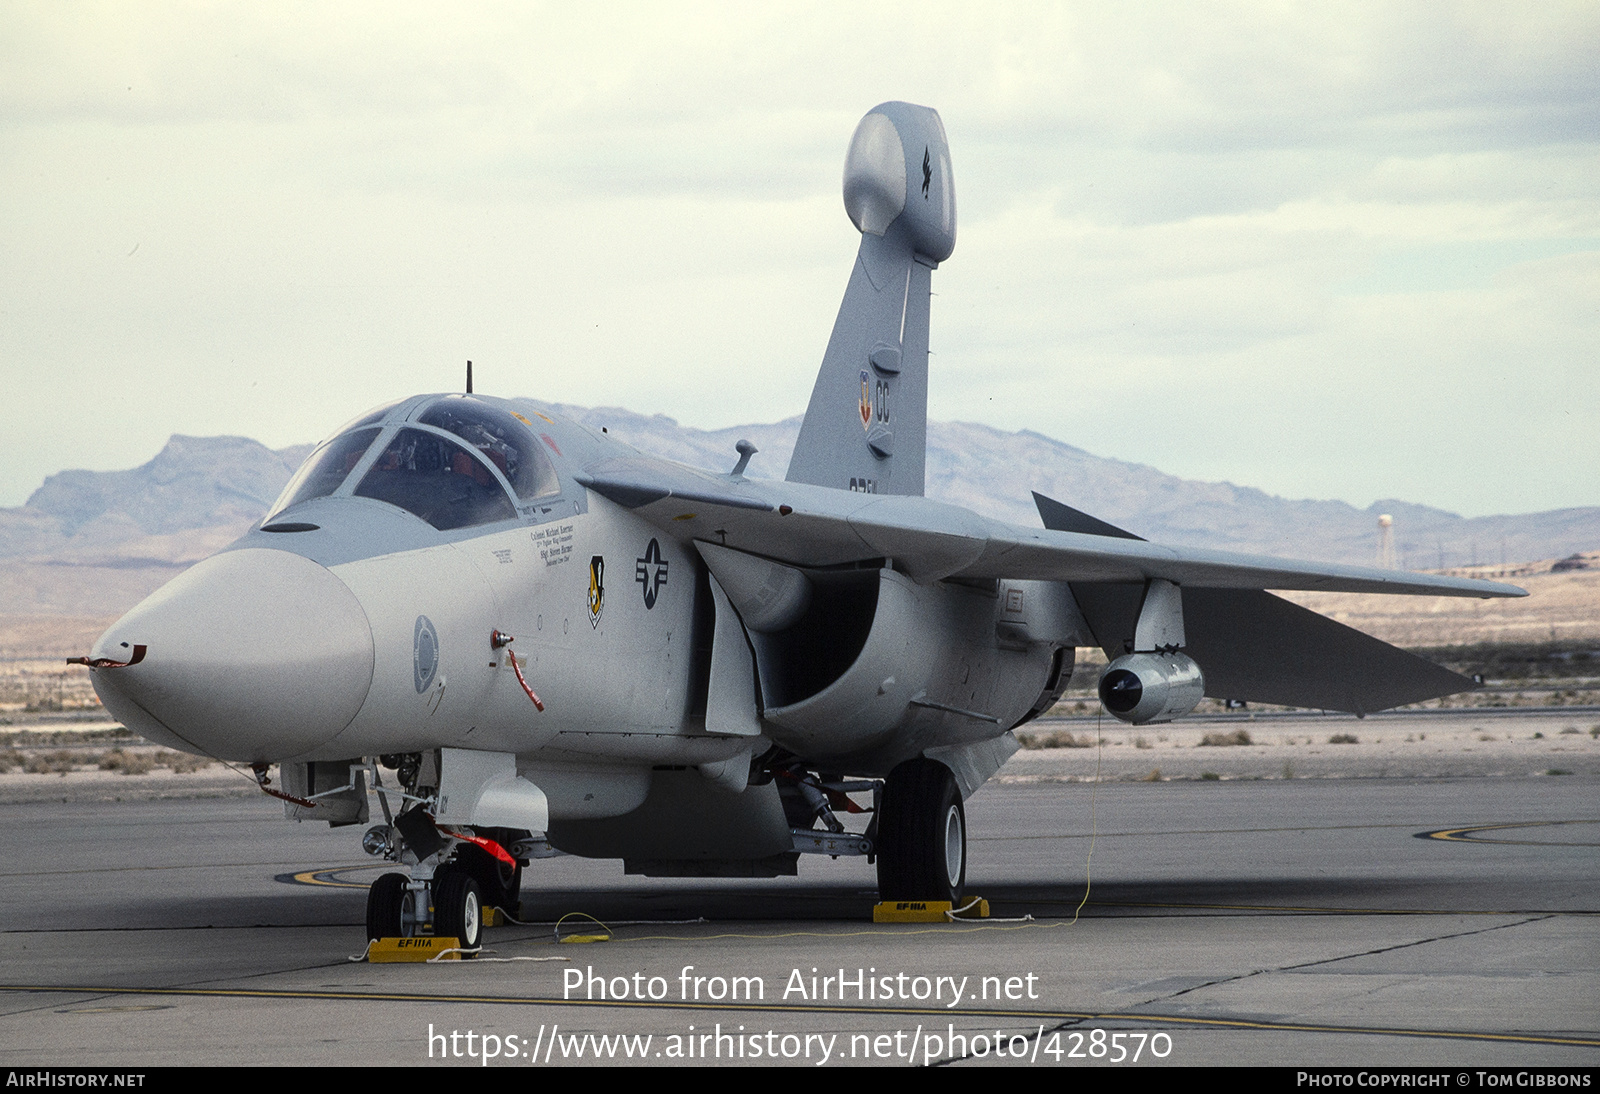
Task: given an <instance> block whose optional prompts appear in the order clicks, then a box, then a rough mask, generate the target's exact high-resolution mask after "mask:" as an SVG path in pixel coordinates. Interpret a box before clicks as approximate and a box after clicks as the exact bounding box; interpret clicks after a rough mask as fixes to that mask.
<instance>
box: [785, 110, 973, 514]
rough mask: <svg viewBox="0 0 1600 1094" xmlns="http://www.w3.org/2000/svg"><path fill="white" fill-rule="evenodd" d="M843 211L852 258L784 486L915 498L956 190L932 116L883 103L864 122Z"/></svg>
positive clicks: (854, 141)
mask: <svg viewBox="0 0 1600 1094" xmlns="http://www.w3.org/2000/svg"><path fill="white" fill-rule="evenodd" d="M844 207H845V211H846V212H847V213H849V215H850V220H851V221H852V222H853V223H854V224H855V226H856V228H857V229H858V230H860V232H861V250H860V251H859V252H858V253H857V255H856V263H855V266H854V268H853V269H852V270H851V272H850V285H849V287H848V288H847V289H846V290H845V294H844V302H843V303H842V304H840V306H839V317H838V318H837V319H836V320H834V323H833V335H832V337H830V338H829V339H828V350H827V352H826V353H825V354H823V357H822V369H821V371H820V372H818V373H817V383H816V386H815V387H814V388H812V391H811V404H810V406H808V407H807V408H806V416H805V421H804V422H802V423H801V426H800V438H799V440H798V441H797V442H796V444H795V448H794V456H793V457H792V458H791V459H790V461H789V473H788V475H787V476H786V478H787V479H788V481H790V482H805V483H811V484H814V485H816V486H833V487H839V488H845V487H848V488H849V489H851V490H861V491H864V492H866V493H873V494H921V493H922V491H923V474H924V466H925V464H926V453H927V441H928V297H929V292H930V284H931V273H932V271H933V270H934V269H936V268H937V267H938V265H939V263H940V262H943V261H944V260H945V259H947V258H949V257H950V253H951V252H952V251H954V250H955V246H956V196H955V181H954V179H953V178H952V177H951V174H950V148H949V145H948V143H947V142H946V141H945V135H944V124H943V123H942V122H940V120H939V114H938V112H937V111H935V110H931V109H929V108H928V107H925V106H912V105H911V104H910V103H883V104H882V105H880V106H875V107H873V108H872V111H871V112H870V113H869V114H867V116H866V117H864V118H862V119H861V123H860V124H859V125H857V126H856V132H855V136H853V137H852V138H851V139H850V151H849V153H848V154H847V155H846V157H845V164H844Z"/></svg>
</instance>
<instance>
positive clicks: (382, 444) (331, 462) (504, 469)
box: [264, 395, 561, 532]
mask: <svg viewBox="0 0 1600 1094" xmlns="http://www.w3.org/2000/svg"><path fill="white" fill-rule="evenodd" d="M560 490H561V484H560V481H559V480H558V479H557V478H556V472H555V468H554V467H553V466H551V463H550V459H549V457H548V456H546V455H545V452H544V449H543V448H542V447H541V446H540V444H539V442H538V440H537V439H536V438H535V437H534V435H533V431H532V430H531V429H530V428H528V423H527V421H526V419H524V418H522V416H521V415H518V414H514V413H512V412H509V411H506V410H502V409H500V408H499V407H497V406H494V405H492V404H490V403H488V402H485V401H484V400H482V399H478V398H475V397H474V396H471V395H443V396H439V397H437V398H434V399H431V400H427V401H424V402H422V403H412V402H409V401H406V402H401V403H391V404H390V405H388V406H385V407H380V408H379V409H377V410H375V411H373V412H371V413H370V414H366V415H363V416H362V417H360V418H357V419H356V420H355V421H353V422H351V423H350V424H349V425H347V426H345V427H344V428H343V429H341V430H340V431H339V432H338V433H336V434H334V436H333V437H332V438H330V439H329V440H327V441H324V442H323V443H322V444H321V445H319V446H318V447H317V450H316V451H315V452H313V453H312V454H311V456H310V458H308V459H307V460H306V462H305V463H304V464H302V465H301V466H300V470H299V471H297V472H295V475H294V477H293V478H292V479H290V480H289V485H288V486H286V487H284V490H283V493H282V494H281V495H279V497H278V501H277V502H276V504H274V505H273V507H272V511H271V513H270V514H269V515H268V517H267V521H266V522H270V521H272V520H273V519H275V518H276V517H277V516H278V514H280V513H282V512H284V511H285V510H287V509H291V508H293V507H294V506H296V505H299V504H300V503H301V502H305V501H310V500H311V499H312V498H323V497H333V496H355V497H363V498H373V499H376V500H378V501H383V502H388V503H389V504H390V505H397V506H399V507H400V508H402V509H404V510H406V511H407V512H410V513H414V514H416V515H417V516H419V517H421V518H422V519H423V520H425V521H427V522H428V523H429V524H431V525H433V526H434V527H435V528H437V529H439V530H440V531H441V532H446V531H450V530H452V529H456V528H470V527H474V526H476V525H480V524H492V523H494V522H495V521H501V520H511V519H513V518H515V517H516V515H517V504H518V503H519V502H520V503H528V502H531V501H533V500H535V499H536V498H543V497H548V496H550V495H552V494H556V493H559V492H560ZM264 523H265V522H264Z"/></svg>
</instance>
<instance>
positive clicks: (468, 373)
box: [467, 361, 472, 395]
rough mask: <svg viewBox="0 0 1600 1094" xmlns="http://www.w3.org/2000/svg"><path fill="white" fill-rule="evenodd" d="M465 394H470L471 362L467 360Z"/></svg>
mask: <svg viewBox="0 0 1600 1094" xmlns="http://www.w3.org/2000/svg"><path fill="white" fill-rule="evenodd" d="M467 394H468V395H471V394H472V362H471V361H468V362H467Z"/></svg>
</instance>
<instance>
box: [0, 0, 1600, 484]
mask: <svg viewBox="0 0 1600 1094" xmlns="http://www.w3.org/2000/svg"><path fill="white" fill-rule="evenodd" d="M985 7H988V6H985ZM977 8H978V5H971V4H951V5H941V4H937V3H928V2H919V3H915V4H906V5H899V6H896V5H889V4H861V3H849V4H839V5H824V4H810V3H808V4H800V5H794V6H792V7H782V6H778V5H755V4H726V5H724V4H704V5H695V4H648V5H647V4H639V5H636V6H635V5H624V6H615V5H569V4H561V5H554V4H552V5H549V6H542V5H538V4H529V3H507V4H489V3H484V4H473V5H438V4H426V5H423V4H407V3H396V2H392V0H391V2H385V3H382V4H370V5H362V4H327V3H314V4H313V3H308V4H293V3H274V4H270V5H267V4H242V3H241V4H200V3H196V4H173V3H158V2H141V3H131V2H130V3H125V4H104V5H96V4H68V3H62V4H56V3H33V4H25V3H5V4H4V5H3V6H0V103H3V105H0V195H3V201H0V262H3V266H0V269H3V273H4V276H3V279H0V370H3V373H0V376H3V379H4V381H5V404H4V417H3V420H4V423H5V424H4V427H3V428H0V453H3V462H0V505H19V504H21V503H22V502H23V501H24V500H25V499H26V497H27V495H28V494H29V493H30V492H31V491H32V490H33V489H34V488H36V487H37V486H38V485H39V483H40V481H41V480H42V479H43V478H44V476H45V475H47V474H50V473H52V472H55V471H58V470H61V469H62V468H68V467H89V468H97V469H112V468H123V467H131V466H135V465H137V464H140V463H142V462H144V461H146V460H148V459H149V458H150V457H151V456H152V455H154V454H155V452H156V451H157V450H158V449H159V448H160V447H161V445H162V443H163V442H164V441H165V439H166V438H167V436H168V435H169V434H172V433H188V434H201V435H209V434H219V433H231V434H241V435H245V436H251V437H255V438H258V439H260V440H262V441H264V442H266V443H268V444H270V445H273V446H282V445H288V444H293V443H298V442H304V441H310V440H314V439H317V438H319V437H321V436H323V435H325V434H326V433H327V432H329V431H330V430H331V429H333V428H334V427H336V426H337V425H338V424H339V423H340V422H342V421H344V420H345V419H347V418H349V417H351V416H353V415H354V414H356V413H358V412H360V411H362V410H364V409H366V408H367V407H369V406H372V405H375V404H378V403H381V402H384V401H386V400H389V399H391V398H396V397H399V396H402V395H405V394H410V393H414V392H416V391H428V390H454V389H457V388H458V387H459V385H460V383H461V381H462V371H463V362H464V361H465V360H466V359H467V358H469V357H470V358H472V359H473V360H474V361H475V362H476V370H477V376H478V389H479V390H480V391H485V392H489V393H492V394H504V395H528V396H533V397H536V398H542V399H547V400H551V401H560V402H571V403H579V404H584V405H614V406H625V407H628V408H631V409H634V410H640V411H647V412H655V411H658V412H661V413H665V414H668V415H671V416H672V417H674V418H677V419H678V420H680V421H682V422H684V423H686V424H690V425H695V426H703V427H715V426H725V425H731V424H735V423H740V422H753V421H773V420H777V419H779V418H783V417H787V416H789V415H793V414H798V413H800V412H801V411H802V410H803V409H804V407H805V403H806V400H807V398H808V397H809V394H810V390H811V385H812V382H813V380H814V379H815V374H816V369H817V365H818V364H819V362H820V360H821V355H822V350H823V347H824V345H825V343H826V341H827V336H828V331H829V329H830V328H831V325H832V323H833V318H834V314H835V312H836V310H837V308H838V302H839V298H840V296H841V294H842V292H843V289H844V284H845V280H846V278H847V276H848V273H849V269H850V264H851V262H852V260H853V258H854V255H855V250H856V246H857V239H858V237H857V235H856V233H855V230H854V229H853V228H852V227H851V226H850V223H849V221H848V220H847V219H846V217H845V214H844V211H843V207H842V202H841V199H840V193H839V186H840V172H841V168H842V165H843V158H844V151H845V147H846V145H847V143H848V141H849V138H850V134H851V132H852V130H853V128H854V126H855V123H856V122H857V120H858V119H859V118H860V116H861V115H862V114H863V113H865V112H866V111H867V110H868V109H869V108H871V107H872V106H873V105H874V104H876V103H878V102H880V101H883V100H886V99H906V100H909V101H912V102H917V103H922V104H926V105H929V106H933V107H935V108H937V109H938V110H939V112H940V113H941V115H942V116H943V118H944V122H945V128H946V130H947V132H948V134H949V138H950V144H951V149H952V158H953V163H954V170H955V178H956V183H957V186H956V191H957V197H958V211H959V237H958V242H957V245H956V250H955V254H954V255H953V256H952V257H951V259H950V260H949V261H948V262H946V263H945V264H944V266H943V267H942V268H941V269H940V270H939V271H938V272H937V273H936V274H935V275H934V291H935V292H936V293H937V294H938V295H937V296H936V297H935V299H934V302H933V336H932V344H933V348H934V356H933V358H932V377H931V384H930V387H931V391H932V394H931V398H930V407H929V414H930V416H931V417H932V418H935V419H946V420H948V419H963V420H971V421H980V422H986V423H989V424H991V425H995V426H998V427H1001V428H1005V429H1022V428H1027V429H1033V430H1037V431H1039V432H1041V433H1045V434H1047V435H1049V436H1052V437H1057V438H1060V439H1062V440H1065V441H1068V442H1070V443H1072V444H1076V445H1079V446H1081V447H1083V448H1086V449H1088V450H1089V451H1091V452H1094V453H1096V454H1099V455H1103V456H1114V457H1117V458H1120V459H1125V460H1133V461H1138V462H1142V463H1149V464H1153V465H1154V466H1156V467H1159V468H1161V469H1162V470H1165V471H1168V472H1171V473H1174V474H1179V475H1182V476H1184V477H1187V478H1200V479H1217V480H1228V481H1232V482H1235V483H1239V484H1241V485H1249V486H1258V487H1261V488H1263V489H1265V490H1268V491H1270V492H1273V493H1277V494H1282V495H1285V496H1289V497H1316V498H1343V499H1345V500H1348V501H1351V502H1353V503H1355V504H1357V505H1366V504H1368V503H1370V502H1372V501H1373V500H1375V499H1379V498H1390V497H1398V498H1404V499H1407V500H1412V501H1418V502H1423V503H1427V504H1433V505H1439V506H1442V507H1444V508H1447V509H1452V510H1454V511H1457V512H1460V513H1464V514H1467V515H1480V514H1486V513H1498V512H1525V511H1532V510H1541V509H1551V508H1558V507H1564V506H1577V505H1600V382H1597V379H1600V376H1597V372H1600V370H1597V353H1600V63H1597V58H1600V5H1597V4H1595V3H1579V4H1561V3H1545V2H1541V3H1537V4H1527V3H1516V4H1509V3H1508V4H1501V5H1474V4H1419V5H1405V4H1397V3H1393V2H1383V3H1377V4H1371V5H1362V4H1355V3H1341V4H1337V5H1335V4H1307V5H1299V4H1242V3H1241V4H1210V5H1207V4H1193V3H1184V4H1174V5H1171V6H1169V7H1161V6H1157V5H1150V4H1138V5H1128V6H1126V7H1119V6H1114V5H1108V4H1102V3H1093V4H1082V5H1074V4H1063V5H1042V4H1041V5H1015V6H1011V7H1008V8H1006V9H1004V11H1003V13H1002V14H999V15H995V14H993V13H992V12H988V11H985V12H983V13H979V12H978V11H977V10H976V9H977ZM1063 500H1066V501H1069V502H1070V501H1071V500H1072V499H1070V498H1068V499H1063Z"/></svg>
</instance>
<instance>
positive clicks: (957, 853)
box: [877, 757, 967, 903]
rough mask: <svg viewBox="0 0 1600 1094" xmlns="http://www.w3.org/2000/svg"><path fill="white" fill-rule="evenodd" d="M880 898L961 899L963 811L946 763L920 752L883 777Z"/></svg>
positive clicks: (963, 881)
mask: <svg viewBox="0 0 1600 1094" xmlns="http://www.w3.org/2000/svg"><path fill="white" fill-rule="evenodd" d="M877 854H878V899H880V900H948V901H950V902H951V903H957V902H959V901H960V900H961V896H962V893H963V891H964V890H965V889H966V884H967V816H966V811H965V810H964V809H963V808H962V805H961V790H960V788H959V787H957V786H956V780H955V776H954V775H952V774H951V773H950V769H949V768H948V767H946V766H945V765H944V764H942V763H939V762H938V761H937V760H929V759H927V758H925V757H918V758H917V759H914V760H907V761H906V762H905V763H903V764H900V765H899V766H898V767H896V768H895V769H894V770H893V771H891V772H889V777H888V779H887V780H885V782H884V787H883V798H882V801H881V803H880V806H879V814H878V846H877Z"/></svg>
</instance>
